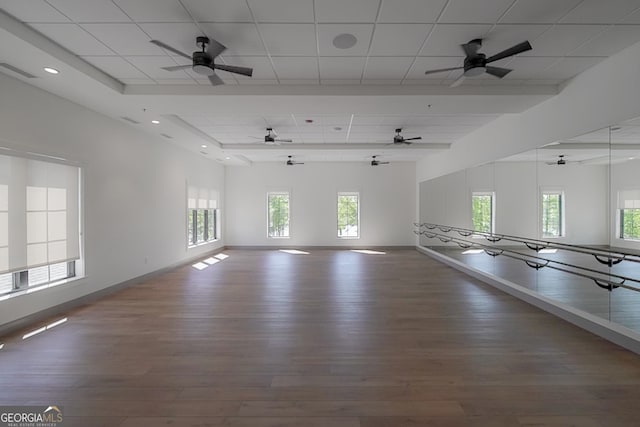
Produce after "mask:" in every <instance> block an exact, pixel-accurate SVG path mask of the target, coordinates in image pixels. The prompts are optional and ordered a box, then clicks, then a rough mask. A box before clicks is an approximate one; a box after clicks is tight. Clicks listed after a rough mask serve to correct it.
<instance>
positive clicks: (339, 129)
mask: <svg viewBox="0 0 640 427" xmlns="http://www.w3.org/2000/svg"><path fill="white" fill-rule="evenodd" d="M333 130H335V131H336V132H339V131H341V130H342V128H341V127H340V126H336V127H334V128H333Z"/></svg>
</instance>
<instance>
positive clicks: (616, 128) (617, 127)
mask: <svg viewBox="0 0 640 427" xmlns="http://www.w3.org/2000/svg"><path fill="white" fill-rule="evenodd" d="M620 129H622V128H621V127H620V126H611V132H617V131H619V130H620Z"/></svg>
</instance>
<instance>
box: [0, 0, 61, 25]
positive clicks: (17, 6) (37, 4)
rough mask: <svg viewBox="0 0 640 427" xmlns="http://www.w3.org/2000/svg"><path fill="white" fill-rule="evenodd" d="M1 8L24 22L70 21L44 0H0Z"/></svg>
mask: <svg viewBox="0 0 640 427" xmlns="http://www.w3.org/2000/svg"><path fill="white" fill-rule="evenodd" d="M0 8H1V9H3V10H4V11H5V12H7V13H9V14H10V15H13V16H15V17H16V18H18V19H19V20H21V21H23V22H69V18H67V17H66V16H64V15H63V14H62V13H60V12H58V11H57V10H56V9H55V8H54V7H52V6H51V5H50V4H48V3H46V2H45V1H44V0H31V1H16V0H0Z"/></svg>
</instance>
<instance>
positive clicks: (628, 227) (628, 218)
mask: <svg viewBox="0 0 640 427" xmlns="http://www.w3.org/2000/svg"><path fill="white" fill-rule="evenodd" d="M620 237H621V238H623V239H629V240H640V209H620Z"/></svg>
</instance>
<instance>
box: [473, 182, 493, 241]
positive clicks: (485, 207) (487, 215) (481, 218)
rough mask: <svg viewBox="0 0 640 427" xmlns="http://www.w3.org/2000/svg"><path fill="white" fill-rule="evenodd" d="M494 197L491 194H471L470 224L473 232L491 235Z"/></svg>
mask: <svg viewBox="0 0 640 427" xmlns="http://www.w3.org/2000/svg"><path fill="white" fill-rule="evenodd" d="M493 200H494V197H493V193H492V192H473V193H472V194H471V222H472V224H473V230H474V231H480V232H483V233H493V229H494V202H493Z"/></svg>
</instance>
